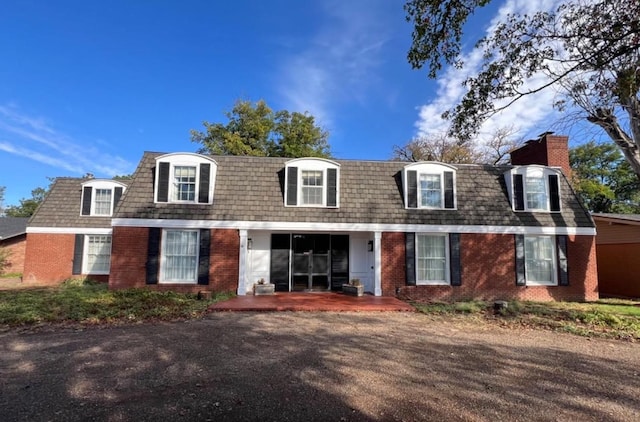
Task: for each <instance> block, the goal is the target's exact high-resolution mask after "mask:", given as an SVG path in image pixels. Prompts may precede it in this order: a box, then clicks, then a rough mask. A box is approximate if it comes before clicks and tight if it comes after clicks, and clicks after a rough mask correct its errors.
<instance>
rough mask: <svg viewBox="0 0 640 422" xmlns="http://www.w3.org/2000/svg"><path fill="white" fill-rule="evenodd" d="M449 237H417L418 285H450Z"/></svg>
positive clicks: (421, 235)
mask: <svg viewBox="0 0 640 422" xmlns="http://www.w3.org/2000/svg"><path fill="white" fill-rule="evenodd" d="M448 243H449V240H448V236H447V235H441V234H417V235H416V284H444V285H448V284H450V278H449V244H448Z"/></svg>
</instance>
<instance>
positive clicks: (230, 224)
mask: <svg viewBox="0 0 640 422" xmlns="http://www.w3.org/2000/svg"><path fill="white" fill-rule="evenodd" d="M111 225H112V226H114V227H115V226H120V227H159V228H165V229H238V230H272V231H276V230H277V231H324V232H416V233H478V234H528V235H541V234H547V235H563V234H566V235H579V236H595V234H596V229H595V228H592V227H519V226H465V225H428V224H373V223H307V222H276V221H219V220H218V221H216V220H169V219H166V220H165V219H146V218H114V219H113V220H112V222H111Z"/></svg>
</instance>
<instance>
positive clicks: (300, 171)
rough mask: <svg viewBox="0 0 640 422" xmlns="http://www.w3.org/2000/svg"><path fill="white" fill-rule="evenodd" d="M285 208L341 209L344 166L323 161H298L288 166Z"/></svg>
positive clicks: (286, 169) (286, 167)
mask: <svg viewBox="0 0 640 422" xmlns="http://www.w3.org/2000/svg"><path fill="white" fill-rule="evenodd" d="M284 186H285V188H284V189H285V193H284V197H285V206H287V207H328V208H338V207H339V206H340V164H338V163H336V162H335V161H331V160H326V159H323V158H296V159H294V160H290V161H287V162H286V163H285V185H284Z"/></svg>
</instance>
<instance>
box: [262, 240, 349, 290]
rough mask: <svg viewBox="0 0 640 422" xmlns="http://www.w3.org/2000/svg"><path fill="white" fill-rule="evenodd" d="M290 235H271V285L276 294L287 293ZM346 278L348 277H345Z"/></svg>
mask: <svg viewBox="0 0 640 422" xmlns="http://www.w3.org/2000/svg"><path fill="white" fill-rule="evenodd" d="M290 249H291V235H289V234H272V235H271V283H273V284H275V285H276V286H275V289H276V291H278V292H288V291H289V255H290ZM347 277H348V275H347Z"/></svg>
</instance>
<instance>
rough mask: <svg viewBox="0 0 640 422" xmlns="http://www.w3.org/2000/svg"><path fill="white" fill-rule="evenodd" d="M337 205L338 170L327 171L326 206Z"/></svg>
mask: <svg viewBox="0 0 640 422" xmlns="http://www.w3.org/2000/svg"><path fill="white" fill-rule="evenodd" d="M337 205H338V170H336V169H327V206H328V207H335V206H337Z"/></svg>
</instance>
